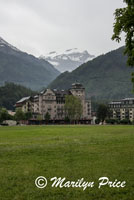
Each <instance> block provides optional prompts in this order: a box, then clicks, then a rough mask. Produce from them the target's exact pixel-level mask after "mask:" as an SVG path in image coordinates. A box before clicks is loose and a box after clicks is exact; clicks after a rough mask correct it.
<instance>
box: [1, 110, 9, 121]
mask: <svg viewBox="0 0 134 200" xmlns="http://www.w3.org/2000/svg"><path fill="white" fill-rule="evenodd" d="M8 119H10V115H9V114H8V112H7V110H6V108H1V109H0V123H1V122H3V121H4V120H8Z"/></svg>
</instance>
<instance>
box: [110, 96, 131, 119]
mask: <svg viewBox="0 0 134 200" xmlns="http://www.w3.org/2000/svg"><path fill="white" fill-rule="evenodd" d="M109 108H110V110H111V118H113V119H119V120H123V119H129V120H130V121H134V98H125V99H121V100H120V101H112V102H110V103H109Z"/></svg>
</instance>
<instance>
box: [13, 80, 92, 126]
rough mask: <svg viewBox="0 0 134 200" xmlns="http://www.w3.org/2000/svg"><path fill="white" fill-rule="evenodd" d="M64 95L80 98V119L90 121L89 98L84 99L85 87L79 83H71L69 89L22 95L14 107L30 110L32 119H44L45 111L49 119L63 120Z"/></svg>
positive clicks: (47, 90) (25, 110) (24, 110)
mask: <svg viewBox="0 0 134 200" xmlns="http://www.w3.org/2000/svg"><path fill="white" fill-rule="evenodd" d="M66 95H73V96H75V97H78V98H79V99H80V100H81V104H82V108H83V109H82V116H81V120H85V121H87V122H88V123H91V100H90V99H86V95H85V88H84V87H83V86H82V85H81V84H80V83H74V84H72V87H71V88H70V89H69V90H57V89H46V90H44V91H42V92H40V93H39V94H38V95H36V96H34V97H24V98H22V99H21V100H19V101H18V102H17V103H16V108H21V109H22V111H23V112H28V111H30V112H32V113H33V119H34V120H37V119H39V118H40V119H42V120H44V119H45V115H46V113H49V114H50V119H51V120H64V119H65V110H64V105H65V96H66Z"/></svg>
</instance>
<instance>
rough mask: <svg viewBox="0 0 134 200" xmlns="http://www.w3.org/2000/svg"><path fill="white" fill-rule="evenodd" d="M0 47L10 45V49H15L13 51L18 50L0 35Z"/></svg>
mask: <svg viewBox="0 0 134 200" xmlns="http://www.w3.org/2000/svg"><path fill="white" fill-rule="evenodd" d="M0 47H1V48H2V47H10V48H11V49H13V50H15V51H20V50H19V49H17V48H16V47H14V46H13V45H11V44H9V43H8V42H6V41H5V40H4V39H3V38H2V37H0Z"/></svg>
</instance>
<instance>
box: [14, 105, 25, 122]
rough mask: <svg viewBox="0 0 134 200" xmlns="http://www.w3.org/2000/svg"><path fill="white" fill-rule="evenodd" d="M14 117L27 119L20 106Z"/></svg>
mask: <svg viewBox="0 0 134 200" xmlns="http://www.w3.org/2000/svg"><path fill="white" fill-rule="evenodd" d="M14 118H15V120H16V121H20V120H25V113H24V112H23V111H22V110H21V109H19V108H18V109H17V110H16V113H15V116H14Z"/></svg>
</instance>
